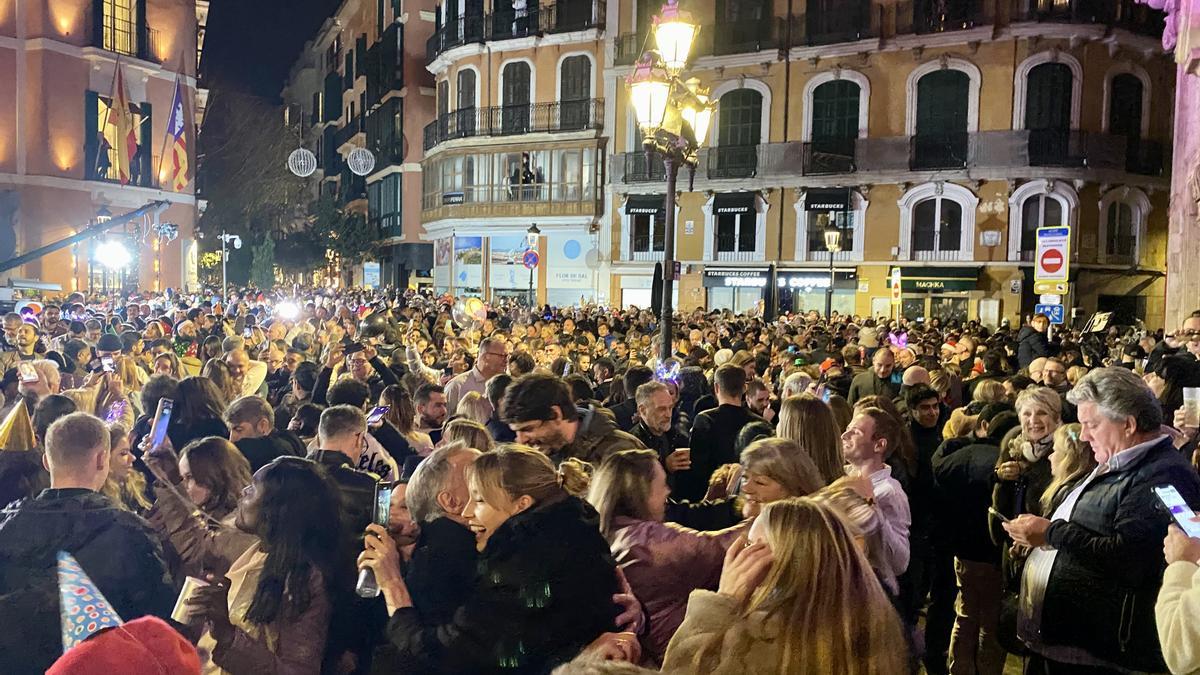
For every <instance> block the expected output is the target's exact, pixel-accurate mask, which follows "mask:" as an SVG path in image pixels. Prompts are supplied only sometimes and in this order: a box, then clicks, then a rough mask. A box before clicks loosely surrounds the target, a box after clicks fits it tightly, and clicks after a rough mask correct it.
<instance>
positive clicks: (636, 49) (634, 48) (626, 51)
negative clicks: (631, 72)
mask: <svg viewBox="0 0 1200 675" xmlns="http://www.w3.org/2000/svg"><path fill="white" fill-rule="evenodd" d="M646 45H647V43H646V36H645V35H642V34H640V33H625V34H623V35H618V36H617V38H616V40H615V41H614V43H613V65H617V66H631V65H633V64H635V63H637V60H638V59H639V58H641V56H642V53H643V51H645V50H644V47H645V46H646Z"/></svg>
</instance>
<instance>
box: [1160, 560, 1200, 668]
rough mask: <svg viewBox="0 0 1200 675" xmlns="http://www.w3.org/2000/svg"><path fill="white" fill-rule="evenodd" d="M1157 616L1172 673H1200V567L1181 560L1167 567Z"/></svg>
mask: <svg viewBox="0 0 1200 675" xmlns="http://www.w3.org/2000/svg"><path fill="white" fill-rule="evenodd" d="M1154 617H1155V619H1157V622H1156V623H1157V624H1158V641H1159V643H1160V644H1161V645H1162V655H1163V660H1164V661H1166V662H1167V667H1168V668H1170V669H1171V672H1172V673H1200V566H1197V565H1196V563H1194V562H1188V561H1186V560H1181V561H1179V562H1174V563H1171V565H1170V566H1169V567H1167V571H1166V573H1165V574H1163V584H1162V588H1161V589H1160V590H1159V591H1158V602H1156V603H1155V605H1154Z"/></svg>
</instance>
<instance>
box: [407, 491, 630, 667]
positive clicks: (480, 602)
mask: <svg viewBox="0 0 1200 675" xmlns="http://www.w3.org/2000/svg"><path fill="white" fill-rule="evenodd" d="M598 521H599V519H598V517H597V515H596V512H595V510H593V509H592V507H591V506H589V505H588V504H587V503H586V502H584V501H582V500H580V499H577V498H575V497H567V498H566V499H563V500H561V501H558V502H555V503H553V504H545V505H539V506H536V507H534V508H533V509H530V510H528V511H524V512H522V513H519V514H517V515H515V516H513V517H511V518H509V519H508V520H507V521H505V523H504V524H503V525H501V526H500V527H499V528H498V529H497V530H496V531H495V532H494V533H493V534H492V536H491V537H490V538H489V539H488V543H487V546H486V547H485V548H484V550H483V553H482V554H481V555H480V558H479V566H478V570H477V574H476V576H475V581H474V588H472V589H471V591H470V594H469V597H468V598H467V600H466V602H465V604H463V605H462V606H461V607H459V608H458V611H456V612H455V613H454V618H453V620H451V621H450V622H448V623H444V624H441V625H437V626H434V625H427V624H424V623H422V620H421V615H420V613H419V612H418V611H417V610H416V609H415V608H412V607H407V608H403V609H400V610H398V611H397V612H396V613H395V614H393V615H392V618H391V621H390V622H389V624H388V637H389V639H390V640H391V642H392V644H393V645H394V646H395V647H396V648H397V649H399V650H400V653H401V656H402V658H403V659H404V660H406V661H408V662H409V663H411V664H413V666H414V669H415V671H416V672H424V673H429V672H444V673H471V674H473V675H476V674H478V675H484V674H486V673H505V674H513V675H516V674H521V673H549V672H550V671H551V670H553V669H554V668H555V667H557V666H558V665H561V664H562V663H565V662H567V661H569V660H571V659H572V658H574V657H575V656H576V655H577V654H578V653H579V652H580V651H581V650H582V649H583V648H584V647H586V646H587V645H588V644H590V643H591V642H592V641H593V640H595V639H596V638H597V637H599V636H600V634H601V633H604V632H607V631H612V630H614V629H615V626H614V625H613V622H614V621H615V619H616V617H617V614H618V608H617V606H616V605H614V604H613V601H612V597H613V595H614V594H616V593H617V592H618V583H617V575H616V566H615V564H614V563H613V559H612V555H611V554H610V553H609V548H608V543H607V542H606V541H605V540H604V537H602V536H601V535H600V529H599V522H598ZM418 663H419V664H421V666H420V667H419V668H418V667H417V666H416V664H418Z"/></svg>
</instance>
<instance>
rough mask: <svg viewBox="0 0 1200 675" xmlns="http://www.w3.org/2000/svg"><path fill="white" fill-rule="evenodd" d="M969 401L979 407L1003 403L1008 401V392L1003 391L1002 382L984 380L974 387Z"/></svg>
mask: <svg viewBox="0 0 1200 675" xmlns="http://www.w3.org/2000/svg"><path fill="white" fill-rule="evenodd" d="M971 400H972V401H974V402H976V403H979V404H981V405H987V404H988V403H1003V402H1005V401H1007V400H1008V392H1007V391H1005V390H1004V382H1003V381H1002V380H984V381H983V382H980V383H979V384H978V385H976V386H975V393H974V394H973V395H972V396H971Z"/></svg>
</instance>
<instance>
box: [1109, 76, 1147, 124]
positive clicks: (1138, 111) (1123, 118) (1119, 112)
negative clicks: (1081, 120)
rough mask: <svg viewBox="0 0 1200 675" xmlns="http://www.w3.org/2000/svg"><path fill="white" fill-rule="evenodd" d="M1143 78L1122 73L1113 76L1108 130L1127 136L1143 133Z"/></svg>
mask: <svg viewBox="0 0 1200 675" xmlns="http://www.w3.org/2000/svg"><path fill="white" fill-rule="evenodd" d="M1144 95H1145V92H1144V91H1143V87H1142V80H1141V79H1140V78H1138V77H1137V76H1136V75H1131V74H1129V73H1122V74H1120V75H1117V76H1116V77H1113V79H1112V85H1111V89H1110V91H1109V99H1108V131H1109V133H1111V134H1115V135H1118V136H1125V137H1127V138H1140V137H1141V135H1142V97H1143V96H1144Z"/></svg>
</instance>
